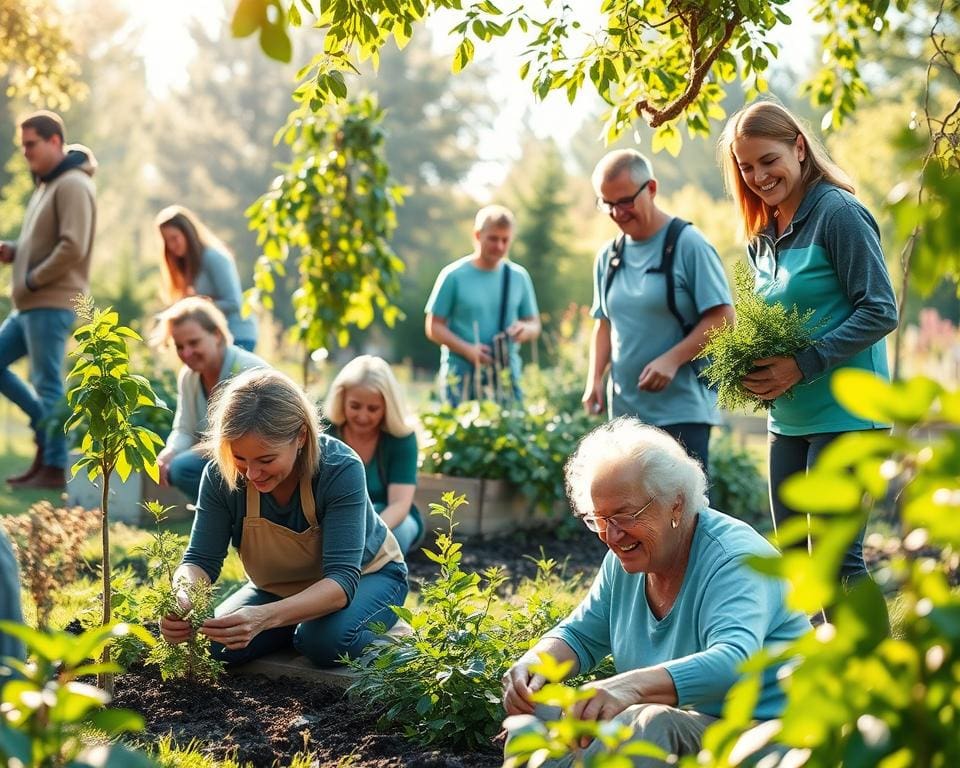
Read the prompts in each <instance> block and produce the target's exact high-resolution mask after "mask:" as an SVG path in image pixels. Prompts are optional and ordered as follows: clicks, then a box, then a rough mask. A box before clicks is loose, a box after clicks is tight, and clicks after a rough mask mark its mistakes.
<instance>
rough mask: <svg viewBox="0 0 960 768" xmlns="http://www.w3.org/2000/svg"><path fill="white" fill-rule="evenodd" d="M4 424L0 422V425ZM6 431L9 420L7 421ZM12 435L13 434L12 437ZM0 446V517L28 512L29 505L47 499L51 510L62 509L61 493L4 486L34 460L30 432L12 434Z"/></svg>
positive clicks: (62, 496)
mask: <svg viewBox="0 0 960 768" xmlns="http://www.w3.org/2000/svg"><path fill="white" fill-rule="evenodd" d="M2 421H3V420H0V423H2ZM5 421H6V425H5V426H7V427H9V426H10V420H9V419H6V420H5ZM11 431H15V432H16V434H11ZM11 431H8V432H7V435H6V438H5V439H4V440H3V442H2V443H0V483H4V487H3V493H0V515H18V514H20V513H22V512H26V511H27V510H28V509H30V506H31V505H32V504H36V503H37V502H38V501H42V500H44V499H46V500H47V501H49V502H51V503H52V504H53V505H54V506H63V504H64V493H63V492H62V491H41V490H20V489H16V488H12V487H11V486H9V485H6V483H5V482H4V481H5V480H6V478H8V477H11V476H12V475H19V474H20V473H21V472H23V471H24V470H25V469H26V468H27V467H29V466H30V462H31V461H32V460H33V451H34V447H33V439H32V437H31V436H30V433H29V430H27V429H26V428H25V427H24V428H23V429H22V430H11Z"/></svg>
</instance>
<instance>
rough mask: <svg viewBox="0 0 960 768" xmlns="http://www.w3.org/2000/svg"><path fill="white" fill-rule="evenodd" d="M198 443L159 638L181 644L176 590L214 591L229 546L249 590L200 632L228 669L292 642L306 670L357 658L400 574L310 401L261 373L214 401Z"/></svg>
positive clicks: (350, 457) (360, 479) (387, 540)
mask: <svg viewBox="0 0 960 768" xmlns="http://www.w3.org/2000/svg"><path fill="white" fill-rule="evenodd" d="M208 434H209V439H208V447H209V450H210V452H211V453H212V455H213V461H211V462H210V463H209V464H208V465H207V467H206V469H205V470H204V473H203V479H202V480H201V481H200V499H199V501H198V502H197V514H196V517H195V518H194V521H193V530H192V531H191V532H190V544H189V546H188V547H187V551H186V553H185V554H184V557H183V562H182V563H181V564H180V566H179V567H178V568H177V570H176V572H175V573H174V586H175V587H177V588H178V592H177V599H178V601H179V604H180V611H179V615H169V616H166V617H164V618H163V619H162V620H161V622H160V630H161V632H162V633H163V636H164V637H165V638H166V639H167V641H168V642H171V643H176V642H182V641H183V640H186V639H187V638H188V637H189V634H190V631H191V630H190V623H189V622H188V621H184V620H183V619H182V618H180V617H181V616H185V615H186V614H187V612H188V611H189V610H190V600H189V598H188V597H187V587H188V586H189V584H191V583H192V582H194V581H197V580H204V581H209V582H215V581H216V580H217V577H218V576H219V575H220V569H221V567H222V565H223V559H224V557H225V556H226V554H227V547H228V545H229V544H230V543H231V542H232V543H233V545H234V546H235V547H236V548H237V549H238V550H239V553H240V560H241V562H242V563H243V568H244V571H245V572H246V574H247V576H248V577H249V579H250V581H249V583H248V584H247V585H246V586H244V587H242V588H241V589H240V590H239V591H237V592H234V593H233V594H232V595H230V597H228V598H227V599H226V600H225V601H224V602H223V603H221V604H220V605H219V606H218V607H217V610H216V616H215V618H212V619H208V620H207V621H205V622H204V623H203V625H202V626H201V627H200V631H201V632H203V633H204V634H205V635H207V636H208V637H209V638H210V639H211V640H212V641H213V652H214V654H215V655H216V656H217V657H219V658H221V659H223V660H225V661H227V662H229V663H234V664H239V663H243V662H245V661H249V660H250V659H253V658H256V657H258V656H262V655H263V654H265V653H269V652H271V651H274V650H278V649H281V648H286V647H289V646H290V645H291V644H292V645H293V646H294V647H296V648H297V650H299V651H300V652H301V653H303V654H304V655H305V656H307V657H308V658H309V659H310V660H311V661H312V662H313V663H314V664H316V665H317V666H329V665H332V664H335V663H337V660H338V659H339V658H340V657H341V656H343V655H348V656H355V655H357V654H359V653H360V652H361V651H362V650H363V648H364V647H365V646H366V645H368V644H369V643H370V642H371V641H373V640H374V639H375V638H376V637H377V636H376V635H375V634H374V632H373V630H372V629H371V626H372V625H373V624H375V623H377V622H380V623H383V624H385V625H386V626H388V627H390V626H392V625H393V624H394V623H395V622H396V620H397V617H396V614H394V612H393V611H392V610H391V609H390V606H392V605H403V601H404V599H405V598H406V595H407V569H406V565H405V564H404V562H403V555H401V554H400V548H399V547H398V546H397V540H396V539H395V538H394V536H393V534H392V533H391V532H390V530H389V529H388V528H387V526H386V525H384V524H383V521H381V520H380V516H379V515H377V513H376V512H374V511H373V507H372V506H371V504H370V501H369V499H368V498H367V491H366V487H365V483H364V475H363V466H362V465H361V463H360V461H359V460H358V459H357V457H356V455H355V454H354V453H353V451H351V450H350V449H349V448H347V446H345V445H344V444H343V443H341V442H340V441H339V440H335V439H334V438H332V437H329V436H328V435H321V434H320V433H319V424H318V418H317V412H316V409H315V408H314V406H313V405H312V404H311V403H310V401H309V399H308V398H307V397H306V395H304V394H303V392H302V391H301V390H300V388H299V387H297V385H296V384H294V383H293V382H292V381H291V380H290V379H289V378H288V377H287V376H285V375H284V374H282V373H279V372H278V371H274V370H271V369H255V370H252V371H247V372H245V373H241V374H240V375H239V376H237V377H235V378H234V379H232V380H231V381H230V383H229V384H227V385H226V386H225V387H224V388H223V389H221V390H220V391H219V392H218V393H217V396H216V398H215V400H214V403H213V406H212V409H211V413H210V431H209V433H208Z"/></svg>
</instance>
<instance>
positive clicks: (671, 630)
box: [503, 416, 810, 766]
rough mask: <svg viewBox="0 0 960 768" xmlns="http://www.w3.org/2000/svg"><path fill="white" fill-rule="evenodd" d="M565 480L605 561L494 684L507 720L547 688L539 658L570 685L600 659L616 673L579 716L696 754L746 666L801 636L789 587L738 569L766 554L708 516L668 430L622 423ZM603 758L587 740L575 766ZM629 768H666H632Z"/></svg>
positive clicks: (764, 686)
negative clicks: (562, 669)
mask: <svg viewBox="0 0 960 768" xmlns="http://www.w3.org/2000/svg"><path fill="white" fill-rule="evenodd" d="M566 480H567V488H568V489H569V494H570V503H571V505H572V507H573V510H574V514H575V515H576V516H577V517H578V518H579V519H580V520H582V521H583V522H584V523H585V524H586V526H587V527H588V528H589V529H590V530H591V531H594V532H596V534H597V535H598V536H599V537H600V539H601V540H602V541H603V542H604V543H605V544H606V545H607V547H608V548H609V550H610V551H609V552H607V555H606V557H605V558H604V560H603V564H602V565H601V566H600V572H599V573H598V574H597V577H596V579H595V580H594V582H593V585H592V586H591V587H590V592H589V593H588V594H587V596H586V597H585V598H584V600H583V601H582V602H581V603H580V605H579V606H578V607H577V608H576V609H575V610H574V611H573V613H571V614H570V615H569V616H568V617H567V618H566V619H564V620H563V621H561V622H560V623H559V624H558V625H557V626H556V627H554V628H553V629H551V630H550V631H549V632H547V633H546V635H545V636H544V637H543V638H541V639H540V640H539V641H538V642H537V643H536V645H534V647H533V648H532V649H530V650H529V651H527V653H525V654H524V655H523V656H521V657H520V659H519V660H518V661H517V662H516V663H515V664H514V665H513V666H512V667H511V668H510V669H509V670H508V672H507V673H506V675H504V678H503V689H504V696H503V703H504V708H505V709H506V712H507V714H508V715H533V714H534V702H533V701H532V699H531V693H533V692H535V691H536V690H538V689H539V688H541V687H542V686H543V684H544V682H545V681H544V679H543V677H542V676H540V675H539V674H536V673H534V672H533V671H531V668H532V666H533V665H535V664H536V663H537V662H538V661H539V660H540V658H541V655H542V654H549V655H551V656H552V657H553V658H554V659H556V660H557V661H560V662H571V668H570V670H569V673H568V674H569V676H570V677H572V676H574V675H577V674H583V673H587V672H589V671H590V670H592V669H593V668H595V667H596V666H597V665H598V664H599V663H600V662H601V661H602V660H603V659H605V658H606V657H607V656H608V655H609V656H612V657H613V663H614V666H615V667H616V670H617V674H615V675H613V676H612V677H608V678H604V679H600V680H596V681H594V682H592V683H590V684H589V685H588V687H589V688H592V689H593V690H594V692H595V695H594V696H593V697H592V698H590V699H588V700H584V701H581V702H579V703H578V704H577V706H576V714H577V715H578V716H579V717H580V718H581V719H583V720H614V719H615V720H617V721H618V722H620V723H623V724H625V725H628V726H630V727H631V728H632V729H633V730H634V736H633V738H635V739H636V740H643V741H650V742H652V743H654V744H657V745H658V746H661V747H663V748H664V749H666V750H667V751H669V752H674V753H675V754H678V755H696V754H697V753H698V752H699V750H700V747H701V740H702V736H703V732H704V730H705V729H706V728H707V727H708V726H709V725H710V724H711V723H713V722H715V721H716V720H717V718H718V717H719V716H720V714H721V710H722V708H723V700H724V698H725V697H726V694H727V692H728V691H729V690H730V687H731V686H732V685H733V684H734V683H735V682H736V681H737V680H738V679H739V677H740V668H741V665H742V664H743V662H745V661H746V660H747V659H748V658H750V657H751V656H753V655H754V654H756V653H757V652H759V651H761V650H763V649H767V650H768V651H771V652H776V651H775V649H776V648H777V646H781V645H784V644H787V643H790V642H792V641H793V640H796V639H797V638H798V637H800V636H801V635H802V634H804V633H805V632H806V631H808V630H809V629H810V624H809V622H808V621H807V619H806V617H805V616H804V615H803V614H801V613H799V612H797V611H793V610H790V609H789V608H788V607H787V604H786V589H787V588H786V585H785V584H784V583H783V582H782V581H779V580H776V579H772V578H769V577H767V576H763V575H761V574H760V573H759V572H757V571H755V570H754V569H753V568H751V567H750V566H749V565H747V562H746V561H747V560H748V559H749V558H750V557H752V556H756V555H759V556H764V557H771V556H776V550H775V549H774V548H773V547H772V546H771V545H770V544H769V543H767V541H766V540H765V539H764V538H763V537H762V536H760V534H758V533H757V532H756V531H754V530H753V528H751V527H750V526H749V525H747V524H746V523H743V522H741V521H739V520H735V519H733V518H732V517H728V516H727V515H724V514H722V513H721V512H717V511H715V510H712V509H710V508H709V507H708V506H707V498H706V485H707V483H706V477H705V476H704V474H703V469H702V468H701V467H700V464H699V463H698V462H696V461H695V460H694V459H692V458H690V457H689V456H688V455H687V454H686V452H685V450H684V449H683V448H682V447H681V446H680V445H679V443H677V442H676V441H675V440H674V439H673V438H672V437H670V436H669V435H668V434H667V433H666V432H664V431H662V430H660V429H657V428H656V427H650V426H647V425H644V424H642V423H641V422H640V421H639V420H637V419H634V418H632V417H627V416H622V417H620V418H618V419H615V420H614V421H612V422H610V423H609V424H605V425H603V426H600V427H598V428H596V429H595V430H593V432H591V433H590V434H589V435H587V436H586V437H585V438H584V439H583V441H582V442H581V443H580V445H579V446H578V448H577V450H576V452H575V453H574V455H573V456H571V457H570V460H569V461H568V463H567V467H566ZM779 669H780V667H777V666H775V667H772V668H770V669H769V670H767V671H766V672H765V673H764V675H763V678H762V681H761V688H760V691H759V694H758V697H757V703H756V707H755V710H754V712H753V717H754V718H756V719H758V720H770V719H773V718H776V717H778V716H779V715H780V713H781V710H782V708H783V706H784V703H785V696H784V692H783V690H782V689H781V688H780V685H779V682H778V674H777V673H778V670H779ZM541 714H544V713H541ZM514 722H516V721H514ZM531 724H532V722H531ZM602 750H603V745H602V744H601V743H600V742H599V740H598V741H596V742H594V743H593V744H592V745H591V746H590V747H589V749H588V750H587V751H586V753H585V754H584V755H582V757H583V762H584V764H589V763H590V762H591V758H592V757H595V756H596V753H597V752H599V751H602ZM634 765H635V766H653V765H658V766H659V765H663V763H661V762H658V761H653V760H649V761H647V760H644V759H641V758H636V759H635V761H634Z"/></svg>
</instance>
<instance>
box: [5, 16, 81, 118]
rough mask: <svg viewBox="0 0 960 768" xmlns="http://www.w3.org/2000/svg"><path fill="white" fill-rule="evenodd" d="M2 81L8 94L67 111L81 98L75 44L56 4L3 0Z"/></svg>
mask: <svg viewBox="0 0 960 768" xmlns="http://www.w3.org/2000/svg"><path fill="white" fill-rule="evenodd" d="M0 29H2V30H3V35H2V36H0V80H5V81H6V83H5V84H6V95H7V97H8V98H13V97H17V96H23V97H26V98H27V99H28V100H29V101H30V102H31V103H33V104H36V105H37V106H44V107H52V108H61V109H65V108H67V107H69V106H70V100H71V98H83V97H84V96H85V95H86V92H87V87H86V85H85V84H83V83H81V82H79V81H78V75H79V74H80V67H79V65H78V64H77V61H76V60H75V58H74V51H73V43H72V42H71V41H70V39H69V37H68V36H67V33H66V29H65V25H64V23H63V19H62V18H61V17H60V13H59V11H58V10H57V7H56V6H55V5H51V4H50V3H46V2H43V0H4V2H3V3H0Z"/></svg>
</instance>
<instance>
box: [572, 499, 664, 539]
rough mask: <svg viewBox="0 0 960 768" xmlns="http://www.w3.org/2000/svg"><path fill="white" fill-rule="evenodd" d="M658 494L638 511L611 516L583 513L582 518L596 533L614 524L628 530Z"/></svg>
mask: <svg viewBox="0 0 960 768" xmlns="http://www.w3.org/2000/svg"><path fill="white" fill-rule="evenodd" d="M656 498H657V497H656V496H653V497H652V498H651V499H650V501H648V502H647V503H646V504H644V505H643V506H642V507H640V509H638V510H637V511H636V512H621V513H620V514H619V515H610V517H600V516H598V515H592V514H589V515H583V516H581V518H580V519H581V520H583V524H584V525H585V526H587V528H588V529H589V530H591V531H593V532H594V533H603V532H604V531H605V530H607V526H608V525H612V526H613V527H614V528H616V529H618V530H620V531H626V530H627V529H628V528H632V527H633V526H634V525H636V524H637V520H638V519H639V518H640V515H642V514H643V513H644V512H645V511H646V510H647V507H649V506H650V505H651V504H653V502H654V501H655V500H656Z"/></svg>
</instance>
